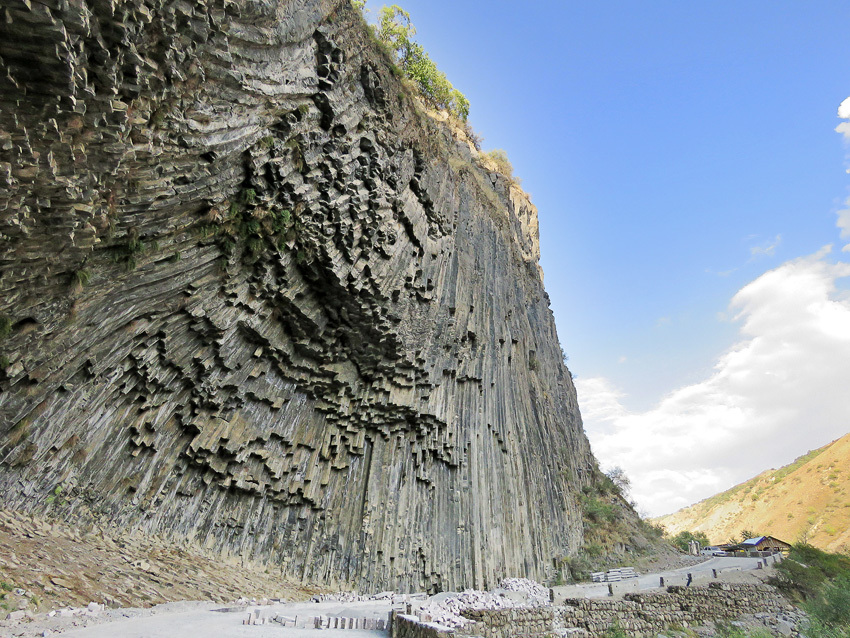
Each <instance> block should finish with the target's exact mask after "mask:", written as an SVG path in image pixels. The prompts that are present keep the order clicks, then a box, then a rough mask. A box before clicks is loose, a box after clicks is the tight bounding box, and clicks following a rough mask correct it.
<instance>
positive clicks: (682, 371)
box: [369, 0, 850, 514]
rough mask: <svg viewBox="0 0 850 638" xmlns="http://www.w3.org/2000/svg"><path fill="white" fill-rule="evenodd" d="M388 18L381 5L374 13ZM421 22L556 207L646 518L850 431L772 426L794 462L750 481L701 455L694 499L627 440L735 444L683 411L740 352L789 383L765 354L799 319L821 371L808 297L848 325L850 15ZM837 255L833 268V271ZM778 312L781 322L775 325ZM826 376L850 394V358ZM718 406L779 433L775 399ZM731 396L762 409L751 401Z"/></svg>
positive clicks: (764, 461) (599, 450)
mask: <svg viewBox="0 0 850 638" xmlns="http://www.w3.org/2000/svg"><path fill="white" fill-rule="evenodd" d="M380 4H381V3H372V4H370V5H369V6H370V7H371V8H372V9H373V13H372V15H373V16H374V15H375V13H374V10H375V9H376V8H377V7H378V6H380ZM402 6H403V8H405V9H406V10H407V11H409V13H410V15H411V19H412V21H413V23H414V25H415V26H416V28H417V30H418V33H417V40H418V41H419V42H420V43H422V44H423V45H424V47H425V49H426V50H427V51H428V52H429V54H430V55H431V57H432V58H433V59H434V60H435V62H436V63H437V65H438V66H439V67H440V68H441V70H443V71H445V72H446V74H447V76H448V78H449V79H450V80H451V81H452V82H453V83H454V85H455V87H456V88H458V89H459V90H460V91H462V92H463V93H464V94H466V96H467V97H468V98H469V99H470V102H471V105H472V106H471V112H470V121H471V123H472V125H473V128H475V129H476V131H478V132H479V133H480V134H481V135H483V137H484V140H485V142H484V146H485V148H488V149H489V148H503V149H505V150H506V151H507V152H508V156H509V157H510V159H511V161H512V163H513V165H514V169H515V173H516V174H518V175H519V176H520V177H521V178H522V180H523V187H524V188H525V189H526V190H527V191H528V192H530V193H531V195H532V199H533V201H534V203H535V204H536V205H537V207H538V209H539V216H540V235H541V237H540V239H541V252H542V258H541V264H542V266H543V269H544V272H545V276H546V288H547V290H548V292H549V295H550V297H551V299H552V309H553V311H554V313H555V318H556V322H557V326H558V332H559V335H560V338H561V342H562V344H563V347H564V350H565V351H566V352H567V354H568V355H569V356H570V362H569V366H570V369H571V370H572V371H573V373H574V374H575V375H576V377H577V381H578V387H579V399H580V406H581V407H582V413H583V416H584V419H585V424H586V427H587V430H588V434H589V435H590V437H591V442H592V444H593V445H594V450H595V452H596V454H597V457H598V458H599V459H600V461H601V463H602V465H603V466H611V465H615V464H618V465H622V466H623V467H624V468H625V469H626V471H627V472H629V473H630V474H632V480H633V483H635V489H634V495H635V498H636V500H637V501H638V505H639V507H641V508H643V509H644V510H646V511H647V512H649V513H651V514H658V513H662V510H668V509H675V507H672V505H675V506H676V507H678V506H681V505H685V504H687V503H688V502H692V501H695V500H698V499H699V498H704V497H706V496H709V495H710V494H712V493H714V492H715V491H718V490H719V489H724V488H726V487H728V486H730V485H732V484H734V483H735V482H738V481H740V480H743V479H746V478H748V477H749V476H751V475H753V474H755V473H757V472H759V471H761V470H762V469H766V468H767V467H771V466H774V467H775V466H778V465H781V464H783V463H786V462H788V461H790V460H792V459H793V458H794V457H795V456H797V455H799V454H801V453H803V452H805V451H806V450H808V449H810V448H813V447H817V446H819V445H822V444H824V443H826V442H828V441H830V440H832V439H834V438H836V437H837V436H840V435H841V434H844V433H846V432H848V431H850V411H848V409H847V407H846V406H844V405H843V404H844V403H847V402H846V401H844V400H843V398H842V397H843V390H840V389H836V394H835V396H833V397H832V398H831V399H829V401H827V403H828V404H829V406H830V408H829V413H828V414H827V415H826V416H825V417H823V419H822V422H819V423H814V424H813V423H810V422H808V421H807V420H806V418H805V416H804V415H806V414H811V412H812V410H813V408H812V406H809V405H807V404H804V403H799V404H795V405H793V406H785V407H784V409H783V411H782V414H787V413H790V412H794V413H795V414H796V416H795V417H793V418H791V417H789V418H787V419H785V421H782V419H781V418H779V417H776V418H771V419H769V423H770V424H771V425H770V426H769V427H774V425H773V424H774V423H775V422H776V421H782V425H781V427H780V426H779V425H776V426H775V427H776V428H779V429H777V430H776V431H775V433H774V434H775V437H776V438H777V439H781V440H782V443H775V444H773V445H771V446H768V447H770V449H769V450H766V451H764V452H763V453H760V454H754V455H752V458H748V459H738V460H736V461H735V462H734V463H733V462H732V459H733V457H734V456H735V455H734V454H730V453H729V449H731V448H730V445H731V443H730V439H735V440H738V441H741V440H742V438H741V433H740V431H735V430H734V428H731V429H730V431H729V432H727V433H726V436H727V437H730V439H727V440H725V441H724V442H723V443H722V444H721V445H719V446H718V450H719V451H718V452H716V454H715V456H714V457H712V456H711V455H708V454H707V453H706V454H705V455H704V456H705V458H704V459H702V457H701V456H700V457H699V458H697V456H699V455H697V456H695V457H694V463H693V468H692V469H691V470H690V471H691V475H690V478H687V483H688V485H690V486H692V487H691V488H689V489H688V490H684V491H681V492H680V493H679V495H678V496H677V497H676V498H673V491H672V489H673V488H672V486H673V485H675V484H679V485H681V483H682V481H683V480H686V477H685V475H686V474H687V472H688V471H689V470H688V469H687V468H679V469H678V470H676V469H675V468H673V469H669V468H666V467H661V466H662V465H663V464H664V463H666V462H668V461H665V458H666V457H665V455H664V454H663V453H661V452H659V451H658V450H655V448H652V449H653V450H655V452H657V453H658V455H657V457H656V458H655V459H650V462H649V463H648V464H647V463H645V464H643V465H641V464H639V463H636V462H633V461H632V460H631V458H632V457H633V456H635V455H643V456H644V457H646V456H647V454H648V453H649V451H650V448H646V449H644V448H643V447H641V445H642V444H641V443H640V442H639V441H638V439H639V438H640V436H638V434H635V432H631V433H629V431H630V430H629V428H632V429H633V428H635V427H638V425H636V423H639V424H640V425H639V427H641V428H643V429H644V431H645V432H647V433H650V432H655V436H662V437H670V436H672V434H671V430H669V429H668V430H664V428H661V430H658V431H656V430H654V429H653V427H655V426H654V425H653V424H655V425H658V423H659V419H660V420H661V421H664V420H665V419H667V420H668V422H670V423H674V422H675V423H677V424H678V428H679V430H681V431H683V432H686V433H687V432H694V431H695V430H696V429H697V428H702V429H703V430H705V429H707V430H709V431H718V432H719V431H723V430H724V428H726V429H729V428H727V426H728V423H729V418H730V417H729V415H728V414H727V415H724V416H719V415H716V414H715V415H714V416H712V417H709V416H707V415H708V414H709V413H711V412H712V410H710V409H709V408H708V407H707V406H706V405H700V406H695V405H693V404H691V403H687V402H686V403H687V404H686V405H679V407H680V408H681V410H682V413H681V414H672V413H671V412H670V411H671V410H672V409H673V408H672V407H671V406H672V405H673V404H679V403H681V401H678V402H677V401H672V402H671V401H670V400H669V399H670V398H671V397H673V398H676V397H679V398H680V399H681V396H682V392H684V393H685V394H688V396H698V395H700V391H701V390H705V389H706V387H707V386H706V385H705V384H709V385H711V384H712V383H715V382H716V383H719V384H720V385H721V386H722V385H723V384H722V383H720V382H719V381H717V379H718V377H717V375H718V374H721V373H723V372H724V370H726V369H725V368H724V367H723V366H724V365H726V364H728V363H729V361H730V360H729V358H728V355H729V353H730V352H745V351H746V352H748V353H750V355H749V356H751V357H753V358H754V359H753V360H752V361H751V362H750V363H751V365H752V367H753V369H757V370H760V372H759V374H762V373H764V374H770V373H769V372H767V371H766V369H767V368H766V366H769V365H775V364H778V363H779V362H777V361H769V360H768V359H767V358H765V357H766V356H767V355H766V354H758V352H762V353H763V352H764V351H761V350H759V348H757V347H754V348H752V349H749V350H748V349H747V348H746V347H745V346H747V345H748V344H749V345H753V343H755V344H756V345H758V344H761V343H763V342H765V339H767V340H768V341H769V338H768V335H767V334H766V333H765V332H764V331H766V330H768V328H767V326H771V328H770V330H773V327H772V326H774V325H775V324H782V323H783V321H786V319H785V317H786V316H795V317H797V318H798V319H799V320H800V322H801V323H799V324H798V325H796V332H795V331H793V330H791V328H788V330H785V333H788V332H789V330H790V331H791V332H792V333H793V334H796V335H797V336H798V337H799V338H798V339H797V341H799V342H800V343H798V344H797V346H795V348H793V349H794V351H795V352H797V353H798V354H797V356H798V358H797V359H791V360H787V361H783V362H782V363H783V365H788V366H792V367H794V368H795V369H803V368H805V367H806V365H807V364H808V363H811V361H812V360H813V358H812V357H813V355H812V354H811V352H810V351H809V350H807V348H809V347H812V348H815V346H813V345H812V343H810V342H811V341H812V339H811V335H812V334H813V332H812V331H813V330H814V329H813V328H812V327H811V326H812V325H813V324H810V323H806V322H807V321H808V319H806V320H805V321H804V320H803V319H802V316H803V315H802V314H799V313H796V314H795V313H794V312H790V311H789V310H788V308H787V305H785V301H782V300H781V299H780V297H783V295H784V294H785V293H786V292H787V291H788V290H792V289H794V286H793V282H794V281H798V280H805V281H809V282H810V284H811V290H823V299H821V300H820V301H821V302H823V303H822V305H820V306H818V305H817V303H816V301H814V300H809V305H810V306H811V307H815V306H817V307H818V308H823V309H824V312H825V313H827V314H829V315H830V316H833V315H834V312H833V311H834V310H836V307H835V306H834V304H838V306H837V310H838V311H839V313H840V312H841V311H843V310H844V309H845V308H846V309H848V311H850V305H848V299H847V296H846V290H847V288H848V286H847V283H846V282H847V277H846V276H845V275H844V274H843V270H842V269H841V264H842V263H844V262H847V261H850V254H848V253H847V252H842V246H843V245H844V244H846V243H847V242H846V241H844V242H842V240H841V238H840V236H839V233H840V231H839V229H838V228H837V227H836V220H837V213H838V212H839V211H840V210H841V209H843V208H844V207H845V205H844V201H845V199H846V198H847V197H848V193H849V192H850V189H849V188H848V187H850V176H848V175H847V173H846V168H847V166H848V160H847V154H848V146H847V144H846V142H844V141H843V139H842V136H841V135H840V134H838V133H836V132H835V130H834V129H835V127H836V126H838V125H839V123H840V122H841V120H840V119H839V118H838V117H837V109H838V106H839V104H840V103H841V102H842V101H843V100H844V99H845V98H847V97H848V95H850V65H848V60H850V37H848V36H847V25H848V24H850V3H847V2H846V1H843V2H831V1H817V2H807V3H802V2H799V1H794V2H788V1H786V2H783V1H776V0H772V1H769V2H768V1H764V2H762V1H744V2H741V1H740V0H739V1H737V2H725V1H719V0H715V1H713V2H703V3H692V2H681V0H677V1H675V2H673V1H659V0H653V1H652V2H646V1H645V0H644V1H641V2H633V1H628V2H627V1H622V2H582V3H579V2H548V1H547V2H532V3H516V2H511V3H508V2H488V3H486V4H485V3H479V2H469V1H465V0H455V1H454V2H451V3H450V2H444V1H443V0H428V1H427V2H425V1H424V0H406V1H405V2H404V3H403V4H402ZM848 215H850V214H848ZM827 245H832V246H833V249H832V251H831V252H829V253H823V252H819V251H821V249H822V248H823V247H824V246H827ZM836 264H838V266H836ZM830 268H832V269H830ZM836 268H837V270H836ZM770 273H779V276H778V278H777V277H771V276H768V275H770ZM809 275H810V276H811V277H813V278H814V279H806V277H807V276H809ZM765 276H767V279H763V277H765ZM818 277H819V278H818ZM801 278H802V279H801ZM812 281H814V282H815V283H812ZM759 282H761V283H759ZM765 282H766V283H765ZM817 283H824V287H823V288H820V287H819V286H818V285H817ZM751 284H756V285H755V286H754V287H753V286H751ZM802 297H805V295H800V294H798V295H797V298H802ZM730 304H731V305H730ZM830 304H832V305H830ZM768 307H770V308H774V310H775V312H776V313H777V314H774V315H770V316H771V317H772V319H771V320H770V321H766V322H761V323H759V321H757V319H758V318H760V317H763V316H764V313H765V312H767V311H766V310H765V308H768ZM736 316H737V317H738V318H737V319H735V317H736ZM806 316H807V317H808V318H809V319H811V317H809V315H806ZM840 316H841V317H844V315H840ZM847 317H850V314H848V315H847ZM816 323H817V322H816ZM817 325H821V324H820V323H817ZM837 325H838V326H839V328H837V329H836V330H837V334H836V335H833V336H836V338H837V339H838V343H837V345H836V344H832V345H831V346H830V347H826V348H823V349H818V348H815V350H816V351H817V352H818V353H820V354H822V355H823V356H827V354H825V353H828V352H830V351H832V352H833V353H839V352H840V353H843V352H844V351H843V349H842V348H843V347H844V345H845V341H844V337H845V335H847V338H848V339H850V322H848V323H847V325H846V326H844V323H843V320H839V321H838V324H837ZM747 326H750V328H752V326H762V327H763V329H764V330H763V332H761V333H759V332H757V331H756V332H753V331H752V330H751V329H750V328H747ZM841 326H844V328H843V329H842V328H841ZM833 332H834V331H833ZM785 333H783V334H784V336H777V335H779V333H778V332H777V333H776V334H775V335H774V336H775V337H776V339H779V340H780V341H778V342H777V343H779V344H785V343H786V341H782V339H787V334H785ZM771 334H773V333H771ZM829 334H831V335H832V334H833V333H832V332H830V333H829ZM807 340H808V341H807ZM795 343H796V342H795ZM818 343H820V342H818ZM821 345H822V344H821ZM781 349H782V348H781V347H779V346H777V347H775V348H773V349H772V350H771V352H777V351H778V350H781ZM834 356H835V357H837V356H838V355H837V354H835V355H834ZM736 361H737V360H736ZM818 361H820V360H819V359H818ZM730 365H731V364H730ZM735 365H738V363H736V364H735ZM819 365H820V366H821V367H826V368H828V369H829V371H830V372H829V375H830V376H829V377H828V378H829V379H832V380H835V379H841V380H844V379H845V377H844V376H843V375H845V374H848V375H850V371H848V370H847V369H846V365H844V364H842V363H841V362H840V361H836V362H834V365H835V369H834V370H833V369H832V367H831V366H832V365H833V362H831V361H820V364H819ZM721 376H722V374H721ZM815 376H817V375H815ZM723 378H725V377H723ZM846 380H847V381H848V385H847V387H850V376H847V377H846ZM792 382H793V383H795V384H797V385H799V384H800V383H801V381H800V380H799V379H796V380H793V379H792V380H789V381H788V383H792ZM827 385H829V383H827ZM839 385H840V384H839ZM711 387H712V391H711V393H712V397H713V398H712V399H711V401H712V402H714V403H728V405H729V406H730V408H734V409H735V410H736V414H737V413H739V412H741V413H743V414H745V415H747V416H746V418H742V420H741V422H740V424H739V426H738V427H740V428H746V427H748V426H749V425H748V424H750V425H751V424H753V423H755V422H757V421H758V419H759V418H767V412H769V410H767V411H766V410H763V409H761V408H758V407H757V406H762V403H761V401H762V399H764V398H765V397H767V396H769V395H770V394H771V392H774V391H775V390H776V388H777V386H775V385H773V386H770V387H768V386H766V385H765V386H763V387H761V389H753V388H750V387H749V386H747V390H746V391H744V390H742V389H741V388H739V387H736V388H732V387H726V386H724V388H725V389H721V388H720V387H719V386H717V387H715V386H711ZM778 387H780V388H781V386H778ZM795 387H796V386H795ZM819 387H823V382H821V385H820V386H819ZM718 392H727V393H729V394H730V395H736V393H738V394H741V393H744V394H746V393H747V392H750V393H751V394H753V393H754V394H758V393H759V392H760V393H761V394H760V395H759V396H758V397H755V396H750V395H747V397H745V399H740V397H739V399H740V401H739V403H736V400H738V399H730V398H729V397H728V396H725V395H724V397H721V398H718V397H717V396H716V393H718ZM677 393H678V394H677ZM791 394H793V392H791V391H790V390H789V391H786V392H783V393H782V395H783V396H790V395H791ZM847 394H850V391H848V392H847ZM736 396H737V395H736ZM665 401H666V403H665ZM747 402H749V403H747ZM744 403H747V406H749V407H745V406H743V404H744ZM821 403H823V401H821ZM747 409H753V410H757V411H758V410H760V411H759V412H758V414H756V413H753V414H749V413H747ZM660 412H664V415H665V416H664V417H663V418H661V417H660V416H659V414H660ZM695 412H696V413H698V414H699V415H701V418H696V419H693V418H692V417H693V414H694V413H695ZM618 419H619V420H618ZM624 419H625V420H624ZM653 419H655V420H653ZM716 419H721V421H720V422H718V421H716ZM733 420H734V419H733ZM804 421H806V422H805V423H804ZM633 422H634V423H633ZM629 423H632V425H629ZM658 427H661V426H658ZM671 427H672V426H671ZM765 427H768V426H765ZM782 428H785V429H782ZM789 432H790V433H794V434H788V433H789ZM801 432H805V436H802V435H801V434H800V433H801ZM744 438H745V439H746V437H744ZM724 446H725V447H724ZM670 447H671V448H673V449H678V448H677V447H676V446H675V445H672V446H670ZM801 447H802V448H803V449H799V448H801ZM659 449H660V448H659ZM724 450H725V451H724ZM700 459H702V460H700ZM653 467H655V469H654V470H653ZM671 472H672V474H671ZM665 473H666V474H665ZM662 475H663V476H667V479H664V478H663V476H662ZM653 476H654V477H655V478H652V477H653ZM659 477H662V478H659ZM665 480H666V481H667V483H669V485H668V484H665V483H664V481H665Z"/></svg>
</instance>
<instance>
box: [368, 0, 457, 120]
mask: <svg viewBox="0 0 850 638" xmlns="http://www.w3.org/2000/svg"><path fill="white" fill-rule="evenodd" d="M376 34H377V36H378V39H379V40H380V41H381V42H383V43H384V44H385V45H386V46H387V47H388V48H389V50H390V52H391V54H392V55H393V58H394V59H395V62H396V64H398V66H399V68H401V70H402V71H403V72H404V74H405V75H406V76H407V77H409V78H410V79H411V80H412V81H413V82H414V84H416V87H417V88H418V89H419V93H420V94H421V95H422V97H423V98H424V99H425V101H426V102H428V103H429V104H431V105H432V106H436V107H438V108H441V109H445V110H447V111H448V112H449V113H451V114H452V115H454V116H455V117H457V118H459V119H461V120H463V121H464V122H465V121H466V118H467V117H468V116H469V100H467V99H466V97H465V96H464V95H463V94H462V93H461V92H460V91H458V90H457V89H456V88H454V87H453V86H452V83H451V82H449V80H448V78H446V74H445V73H443V72H442V71H440V70H439V69H438V68H437V65H436V64H434V61H433V60H432V59H431V58H430V57H429V56H428V54H427V53H426V52H425V49H424V48H423V47H422V45H421V44H419V43H418V42H416V41H415V40H414V39H413V36H414V35H416V28H415V27H414V26H413V24H412V23H411V22H410V14H409V13H407V11H405V10H404V9H402V8H401V7H399V6H398V5H396V4H394V5H392V6H390V7H386V6H384V7H381V11H380V14H379V16H378V28H377V31H376Z"/></svg>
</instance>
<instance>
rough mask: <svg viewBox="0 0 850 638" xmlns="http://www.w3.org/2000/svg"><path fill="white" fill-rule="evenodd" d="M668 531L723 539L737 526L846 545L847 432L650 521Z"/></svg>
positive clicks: (849, 517)
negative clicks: (707, 496)
mask: <svg viewBox="0 0 850 638" xmlns="http://www.w3.org/2000/svg"><path fill="white" fill-rule="evenodd" d="M654 522H656V523H660V524H661V525H663V526H664V527H665V528H667V531H668V533H670V534H676V533H678V532H680V531H682V530H689V531H692V532H698V531H700V532H705V534H706V535H707V536H708V538H709V540H711V542H712V543H725V542H726V541H727V540H728V539H729V538H730V537H737V536H738V535H739V534H740V532H741V530H745V529H747V530H751V531H753V532H755V533H757V534H769V535H772V536H775V537H777V538H780V539H782V540H785V541H788V542H791V543H793V542H796V541H798V540H802V539H803V538H805V539H806V540H807V542H809V543H811V544H812V545H815V546H816V547H820V548H822V549H826V550H830V551H836V550H845V551H846V550H848V549H850V434H847V435H845V436H843V437H842V438H840V439H838V440H837V441H833V442H832V443H830V444H829V445H825V446H824V447H822V448H820V449H817V450H812V451H811V452H809V453H808V454H805V455H803V456H801V457H800V458H798V459H797V460H796V461H794V462H793V463H791V464H790V465H786V466H785V467H783V468H780V469H778V470H767V471H766V472H762V473H761V474H759V475H758V476H756V477H755V478H752V479H750V480H749V481H746V482H744V483H741V484H740V485H736V486H735V487H733V488H731V489H729V490H726V491H725V492H721V493H720V494H715V495H714V496H712V497H710V498H707V499H705V500H704V501H700V502H699V503H696V504H694V505H691V506H690V507H685V508H683V509H681V510H679V511H678V512H674V513H673V514H668V515H666V516H661V517H659V518H656V519H654Z"/></svg>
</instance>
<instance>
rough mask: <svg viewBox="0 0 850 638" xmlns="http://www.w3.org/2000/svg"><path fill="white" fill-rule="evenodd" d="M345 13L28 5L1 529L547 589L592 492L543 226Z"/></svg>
mask: <svg viewBox="0 0 850 638" xmlns="http://www.w3.org/2000/svg"><path fill="white" fill-rule="evenodd" d="M443 120H445V118H444V117H440V116H439V114H434V113H431V114H429V113H427V112H426V110H425V109H424V108H423V107H422V105H421V104H419V103H418V102H417V100H416V98H415V97H414V96H413V94H412V92H411V89H410V88H409V87H408V85H406V84H405V83H404V82H403V81H402V80H401V78H400V77H398V72H397V70H396V69H395V68H394V67H393V65H392V64H391V63H390V60H389V59H388V58H387V56H386V53H384V52H383V51H382V50H381V49H380V47H379V46H378V45H377V44H376V43H375V42H374V40H373V38H372V36H371V34H370V32H369V31H368V29H366V27H365V24H364V23H363V20H362V17H361V16H360V14H359V12H357V11H356V10H354V9H353V8H352V7H351V6H350V5H349V3H348V1H347V0H275V1H274V2H269V1H267V0H248V1H245V2H227V1H222V0H199V1H198V2H193V3H185V2H176V1H172V0H122V1H119V2H108V1H106V0H83V1H82V2H66V1H65V0H38V1H37V2H29V1H28V0H9V1H8V2H5V3H4V10H3V20H0V240H2V241H0V370H2V372H0V504H2V505H3V506H5V507H7V508H10V509H12V510H18V511H23V512H31V513H34V514H38V515H40V516H41V515H44V516H48V517H50V518H53V519H59V520H63V521H68V522H72V523H74V524H75V525H82V526H84V527H85V526H89V527H100V528H102V529H105V530H108V531H109V532H110V533H113V532H115V531H129V532H132V533H133V534H141V535H148V536H154V535H156V536H159V537H162V538H165V539H170V540H171V541H179V542H187V543H191V544H192V545H193V546H194V547H197V548H201V549H203V550H205V551H207V552H210V553H214V554H215V553H218V554H219V555H229V556H236V555H238V556H240V558H241V560H244V561H251V562H252V564H254V563H258V564H263V563H266V564H270V565H273V566H274V570H275V571H276V573H280V574H282V575H283V576H285V577H289V578H296V579H300V580H303V581H304V582H315V583H325V584H329V585H337V584H348V585H353V586H356V587H359V588H360V589H362V590H375V589H380V588H384V587H389V586H392V587H394V588H400V589H406V590H431V591H435V590H441V589H454V588H460V587H465V586H476V587H488V586H491V585H493V584H494V583H496V582H497V581H498V580H499V579H500V578H502V577H504V576H511V575H522V576H527V577H532V578H537V579H543V578H546V577H547V576H549V575H551V574H552V572H553V571H554V569H555V561H556V560H557V559H560V558H562V557H564V556H566V555H570V554H574V553H575V552H576V551H577V549H578V548H579V547H580V546H581V543H582V512H581V507H580V499H579V496H578V495H579V494H580V490H581V488H582V487H588V486H589V485H590V484H591V483H592V482H593V481H594V480H596V479H595V477H597V476H598V470H597V468H596V462H595V461H594V459H593V457H592V455H591V452H590V448H589V445H588V442H587V439H586V437H585V434H584V432H583V429H582V425H581V419H580V416H579V412H578V407H577V405H576V394H575V389H574V387H573V383H572V380H571V376H570V374H569V373H568V371H567V369H566V367H565V366H564V363H563V361H562V352H561V350H560V347H559V343H558V339H557V335H556V333H555V326H554V322H553V318H552V314H551V311H550V310H549V308H548V298H547V295H546V292H545V290H544V288H543V280H542V273H541V270H540V268H539V266H538V257H539V247H538V235H537V232H538V231H537V213H536V210H535V208H534V206H533V205H532V204H531V203H530V201H529V199H528V197H527V196H526V195H525V194H524V193H523V192H522V191H521V190H520V189H519V188H518V187H517V186H516V185H515V184H514V183H513V182H512V181H511V179H510V178H509V177H508V176H505V175H503V174H500V173H499V172H498V171H497V170H496V167H495V166H493V165H491V164H489V163H488V161H487V160H486V159H485V158H484V157H483V156H481V155H479V153H478V152H477V151H476V150H475V148H474V146H473V145H472V144H471V143H470V141H469V140H468V139H467V137H466V135H465V134H464V132H463V129H462V128H461V127H458V126H455V125H453V124H452V123H451V122H448V121H443Z"/></svg>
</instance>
